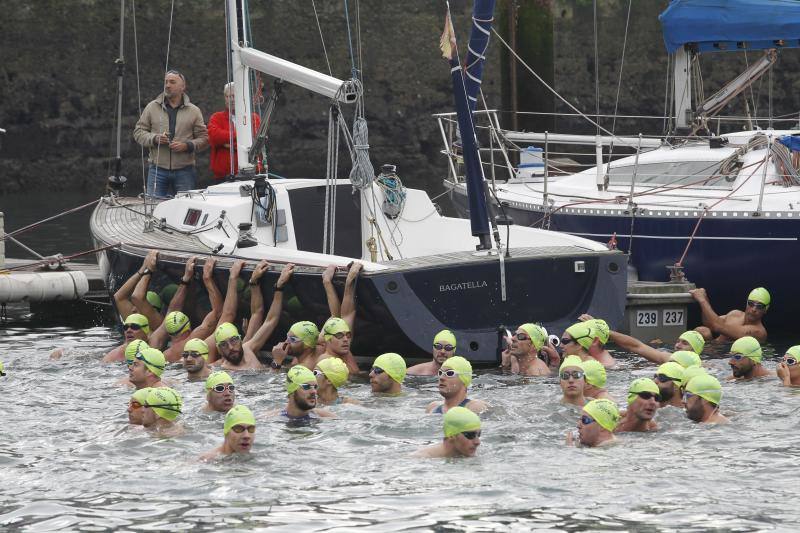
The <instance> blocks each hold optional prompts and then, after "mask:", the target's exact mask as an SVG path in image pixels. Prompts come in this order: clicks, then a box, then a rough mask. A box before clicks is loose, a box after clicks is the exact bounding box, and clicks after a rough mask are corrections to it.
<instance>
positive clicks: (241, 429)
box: [231, 424, 256, 433]
mask: <svg viewBox="0 0 800 533" xmlns="http://www.w3.org/2000/svg"><path fill="white" fill-rule="evenodd" d="M231 431H233V432H234V433H244V432H245V431H247V432H248V433H255V432H256V427H255V426H253V425H250V426H243V425H242V424H236V425H235V426H233V427H232V428H231Z"/></svg>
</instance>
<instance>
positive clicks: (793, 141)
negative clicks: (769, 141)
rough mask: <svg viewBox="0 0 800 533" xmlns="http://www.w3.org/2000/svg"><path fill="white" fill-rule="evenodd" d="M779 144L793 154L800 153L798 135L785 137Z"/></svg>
mask: <svg viewBox="0 0 800 533" xmlns="http://www.w3.org/2000/svg"><path fill="white" fill-rule="evenodd" d="M778 142H779V143H781V144H782V145H784V146H785V147H786V148H788V149H789V150H791V151H792V152H800V137H799V136H797V135H784V136H783V137H781V138H780V139H778Z"/></svg>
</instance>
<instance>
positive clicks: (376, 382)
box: [369, 353, 406, 396]
mask: <svg viewBox="0 0 800 533" xmlns="http://www.w3.org/2000/svg"><path fill="white" fill-rule="evenodd" d="M405 377H406V362H405V360H404V359H403V357H402V356H400V355H399V354H396V353H385V354H383V355H379V356H378V357H377V358H376V359H375V362H374V363H372V370H370V371H369V385H370V387H371V388H372V392H373V394H374V393H377V394H385V395H390V396H396V395H398V394H400V391H401V390H402V386H403V380H404V379H405Z"/></svg>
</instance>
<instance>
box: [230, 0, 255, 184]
mask: <svg viewBox="0 0 800 533" xmlns="http://www.w3.org/2000/svg"><path fill="white" fill-rule="evenodd" d="M227 9H228V17H227V19H228V24H229V27H228V35H229V37H230V43H229V49H230V54H231V76H232V78H233V79H232V80H231V81H233V85H234V88H233V95H234V105H233V107H234V109H232V110H231V116H232V117H233V121H234V126H235V127H236V160H237V162H238V163H239V173H252V171H253V164H252V163H251V162H250V160H249V158H248V156H247V154H248V152H249V150H250V147H251V146H252V145H253V125H252V124H251V123H250V121H251V120H252V116H253V111H252V105H251V99H250V94H251V92H250V69H249V68H248V67H247V66H246V65H244V63H242V57H241V49H242V48H249V47H250V43H251V36H250V35H249V32H248V27H247V24H246V20H245V17H246V16H247V13H246V7H245V0H228V1H227Z"/></svg>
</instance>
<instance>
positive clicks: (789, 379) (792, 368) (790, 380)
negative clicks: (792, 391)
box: [776, 345, 800, 387]
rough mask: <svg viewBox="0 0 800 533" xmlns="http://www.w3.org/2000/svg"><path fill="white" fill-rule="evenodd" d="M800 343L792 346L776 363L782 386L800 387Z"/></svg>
mask: <svg viewBox="0 0 800 533" xmlns="http://www.w3.org/2000/svg"><path fill="white" fill-rule="evenodd" d="M798 362H800V345H799V346H792V347H791V348H789V349H788V350H786V353H785V354H784V355H783V360H782V361H781V362H780V363H778V368H777V371H776V372H777V374H778V379H780V380H781V385H783V386H784V387H800V364H798Z"/></svg>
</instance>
